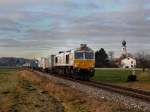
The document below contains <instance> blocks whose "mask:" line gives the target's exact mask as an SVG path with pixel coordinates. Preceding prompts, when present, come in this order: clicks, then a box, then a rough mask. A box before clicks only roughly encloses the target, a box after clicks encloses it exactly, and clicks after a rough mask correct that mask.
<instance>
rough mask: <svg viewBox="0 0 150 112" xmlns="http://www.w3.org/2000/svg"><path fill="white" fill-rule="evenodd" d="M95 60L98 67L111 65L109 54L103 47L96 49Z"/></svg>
mask: <svg viewBox="0 0 150 112" xmlns="http://www.w3.org/2000/svg"><path fill="white" fill-rule="evenodd" d="M95 61H96V63H95V66H96V67H108V66H109V60H108V55H107V53H106V51H105V50H104V49H103V48H101V49H100V50H98V51H96V53H95Z"/></svg>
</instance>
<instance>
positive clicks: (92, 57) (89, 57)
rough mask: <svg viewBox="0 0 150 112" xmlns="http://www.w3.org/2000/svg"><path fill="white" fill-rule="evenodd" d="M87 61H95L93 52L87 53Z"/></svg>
mask: <svg viewBox="0 0 150 112" xmlns="http://www.w3.org/2000/svg"><path fill="white" fill-rule="evenodd" d="M85 59H94V53H93V52H85Z"/></svg>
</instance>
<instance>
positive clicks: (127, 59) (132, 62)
mask: <svg viewBox="0 0 150 112" xmlns="http://www.w3.org/2000/svg"><path fill="white" fill-rule="evenodd" d="M120 67H121V68H135V67H136V59H134V58H133V57H131V56H129V55H128V52H127V46H126V41H125V40H124V41H123V42H122V56H121V57H120Z"/></svg>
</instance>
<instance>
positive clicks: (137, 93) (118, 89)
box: [34, 71, 150, 102]
mask: <svg viewBox="0 0 150 112" xmlns="http://www.w3.org/2000/svg"><path fill="white" fill-rule="evenodd" d="M34 72H35V73H38V74H40V75H42V76H43V75H46V74H47V73H46V74H45V73H44V74H43V73H42V72H38V71H34ZM47 75H49V74H47ZM53 75H54V74H53ZM54 76H55V77H59V78H63V79H66V80H70V81H74V82H78V83H80V84H84V85H88V86H90V87H95V88H99V89H103V90H106V91H110V92H115V93H119V94H122V95H125V96H130V97H132V98H136V99H139V100H143V101H146V102H150V91H144V90H140V89H133V88H129V87H124V86H118V85H114V84H110V83H104V82H98V81H94V80H90V81H81V80H75V79H72V78H68V77H67V78H66V77H63V76H61V77H60V76H58V75H54Z"/></svg>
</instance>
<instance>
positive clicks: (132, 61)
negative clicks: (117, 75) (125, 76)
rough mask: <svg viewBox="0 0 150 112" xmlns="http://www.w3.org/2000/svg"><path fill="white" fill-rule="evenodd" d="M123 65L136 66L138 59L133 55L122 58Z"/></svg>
mask: <svg viewBox="0 0 150 112" xmlns="http://www.w3.org/2000/svg"><path fill="white" fill-rule="evenodd" d="M121 67H122V68H135V67H136V60H135V59H134V58H131V57H127V58H124V59H122V60H121Z"/></svg>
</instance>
